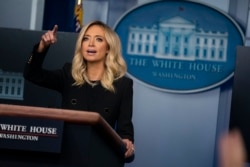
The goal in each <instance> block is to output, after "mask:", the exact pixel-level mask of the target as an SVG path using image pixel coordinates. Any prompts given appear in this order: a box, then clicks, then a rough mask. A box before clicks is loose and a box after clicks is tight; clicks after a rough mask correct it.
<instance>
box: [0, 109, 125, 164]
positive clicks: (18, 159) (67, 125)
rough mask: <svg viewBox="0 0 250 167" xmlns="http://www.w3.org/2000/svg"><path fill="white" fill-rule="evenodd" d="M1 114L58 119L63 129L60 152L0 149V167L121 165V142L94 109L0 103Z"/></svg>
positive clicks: (123, 161)
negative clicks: (61, 122)
mask: <svg viewBox="0 0 250 167" xmlns="http://www.w3.org/2000/svg"><path fill="white" fill-rule="evenodd" d="M3 116H4V117H6V116H7V117H25V118H28V119H34V118H39V119H46V120H62V121H64V129H63V138H62V145H61V152H60V153H50V152H39V151H27V150H15V149H0V166H1V167H123V166H124V163H125V159H124V152H125V146H124V143H123V142H122V140H121V138H120V137H119V136H118V134H117V133H116V132H115V131H114V130H113V129H112V127H110V126H109V124H108V123H107V122H106V121H105V120H104V119H103V118H102V117H101V116H100V115H99V114H98V113H95V112H87V111H75V110H63V109H52V108H42V107H30V106H18V105H7V104H0V117H3ZM0 142H1V139H0Z"/></svg>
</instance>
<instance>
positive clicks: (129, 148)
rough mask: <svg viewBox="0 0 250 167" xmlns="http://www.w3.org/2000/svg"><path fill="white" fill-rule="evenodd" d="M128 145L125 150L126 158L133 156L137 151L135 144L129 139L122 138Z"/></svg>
mask: <svg viewBox="0 0 250 167" xmlns="http://www.w3.org/2000/svg"><path fill="white" fill-rule="evenodd" d="M122 141H123V142H124V143H125V145H126V149H127V151H126V152H125V158H128V157H130V156H132V155H133V154H134V153H135V147H134V144H133V143H132V142H131V141H130V140H129V139H122Z"/></svg>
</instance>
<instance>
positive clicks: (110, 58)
mask: <svg viewBox="0 0 250 167" xmlns="http://www.w3.org/2000/svg"><path fill="white" fill-rule="evenodd" d="M57 30H58V27H57V25H55V26H54V28H53V30H50V31H47V32H46V33H45V34H43V35H42V37H41V40H40V42H39V44H37V45H36V46H35V47H34V49H33V52H32V54H31V56H30V58H29V59H28V62H27V63H26V66H25V70H24V77H25V79H27V80H28V81H31V82H33V83H35V84H37V85H40V86H43V87H46V88H50V89H53V90H56V91H58V92H60V93H61V95H62V108H64V109H74V110H86V111H94V112H98V113H99V114H100V115H101V116H102V117H103V118H104V119H105V120H106V121H107V122H108V123H109V124H110V125H111V126H112V127H113V128H114V129H115V130H116V132H117V133H118V134H119V135H120V137H121V138H122V139H123V141H124V143H125V144H126V147H127V151H126V153H125V157H126V158H128V157H131V156H132V155H133V154H134V145H133V142H134V130H133V124H132V101H133V99H132V98H133V88H132V87H133V81H132V80H131V79H130V78H127V77H126V76H125V73H126V70H127V68H126V64H125V61H124V59H123V57H122V55H121V44H120V39H119V37H118V35H117V34H116V33H115V32H114V31H113V30H112V29H111V28H110V27H108V26H107V25H106V24H104V23H102V22H100V21H94V22H91V23H89V24H88V25H86V26H85V27H83V28H82V30H81V32H80V33H79V36H78V39H77V41H76V46H75V53H74V57H73V61H72V63H66V64H65V65H64V67H63V68H62V69H60V70H55V71H49V70H45V69H43V68H42V62H43V60H44V58H45V56H46V53H47V51H48V49H49V46H50V45H52V44H54V43H56V41H57V36H56V34H57Z"/></svg>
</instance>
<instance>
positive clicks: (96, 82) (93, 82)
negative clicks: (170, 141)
mask: <svg viewBox="0 0 250 167" xmlns="http://www.w3.org/2000/svg"><path fill="white" fill-rule="evenodd" d="M99 83H100V81H90V85H91V87H92V88H93V87H95V86H96V85H98V84H99Z"/></svg>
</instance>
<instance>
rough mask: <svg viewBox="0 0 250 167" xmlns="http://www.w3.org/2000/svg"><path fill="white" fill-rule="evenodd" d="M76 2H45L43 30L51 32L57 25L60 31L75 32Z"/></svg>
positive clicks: (67, 0) (69, 0)
mask: <svg viewBox="0 0 250 167" xmlns="http://www.w3.org/2000/svg"><path fill="white" fill-rule="evenodd" d="M74 6H75V0H45V5H44V17H43V30H50V29H52V28H53V26H54V25H55V24H57V25H58V27H59V31H65V32H75V27H74Z"/></svg>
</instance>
